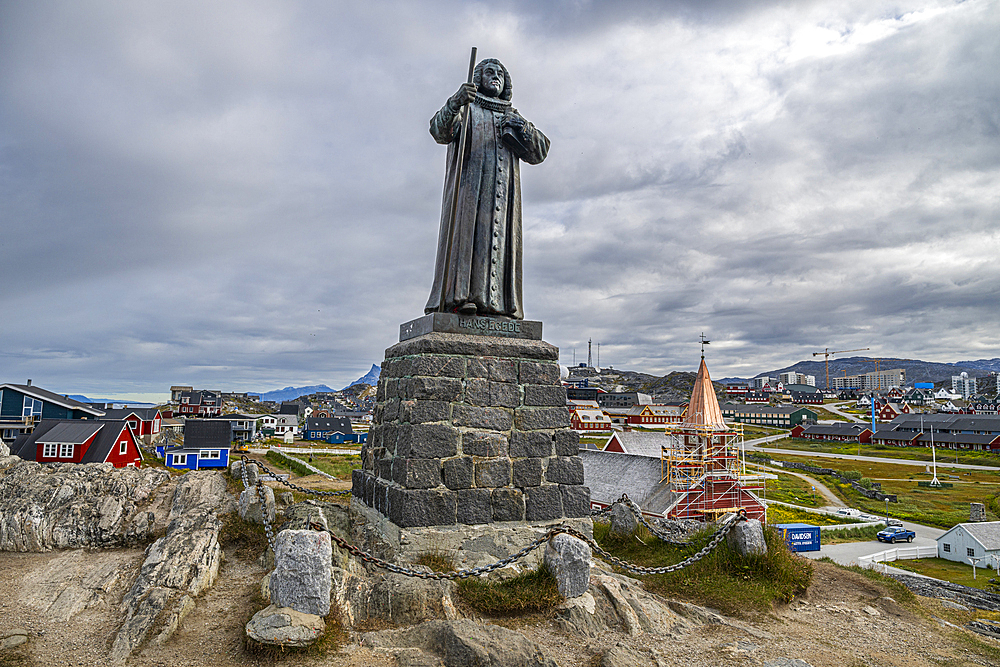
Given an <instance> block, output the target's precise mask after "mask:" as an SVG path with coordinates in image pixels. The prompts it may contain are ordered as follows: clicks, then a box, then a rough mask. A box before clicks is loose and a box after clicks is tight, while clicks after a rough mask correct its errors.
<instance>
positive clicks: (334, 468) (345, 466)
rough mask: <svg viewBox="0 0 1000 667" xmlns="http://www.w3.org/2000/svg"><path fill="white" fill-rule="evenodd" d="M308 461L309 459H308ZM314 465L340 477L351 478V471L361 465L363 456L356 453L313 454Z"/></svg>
mask: <svg viewBox="0 0 1000 667" xmlns="http://www.w3.org/2000/svg"><path fill="white" fill-rule="evenodd" d="M306 460H307V461H308V459H306ZM312 465H313V466H315V467H316V468H319V469H320V470H322V471H323V472H325V473H326V474H328V475H333V476H334V477H336V478H338V479H346V480H350V479H351V471H352V470H354V469H356V468H360V467H361V457H360V456H355V455H347V454H344V455H336V456H319V455H316V456H313V457H312Z"/></svg>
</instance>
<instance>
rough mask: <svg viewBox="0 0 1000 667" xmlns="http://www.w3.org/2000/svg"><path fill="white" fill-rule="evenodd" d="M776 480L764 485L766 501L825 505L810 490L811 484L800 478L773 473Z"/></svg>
mask: <svg viewBox="0 0 1000 667" xmlns="http://www.w3.org/2000/svg"><path fill="white" fill-rule="evenodd" d="M775 474H776V475H777V476H778V479H769V480H766V481H765V482H764V483H765V485H766V487H765V496H766V498H767V499H768V500H778V501H781V502H784V503H792V504H793V505H805V506H806V507H820V506H822V505H825V504H826V500H825V499H824V498H823V496H822V495H821V494H819V493H817V492H815V491H813V490H812V484H810V483H809V482H807V481H805V480H804V479H802V478H801V477H795V476H794V475H783V474H781V473H775Z"/></svg>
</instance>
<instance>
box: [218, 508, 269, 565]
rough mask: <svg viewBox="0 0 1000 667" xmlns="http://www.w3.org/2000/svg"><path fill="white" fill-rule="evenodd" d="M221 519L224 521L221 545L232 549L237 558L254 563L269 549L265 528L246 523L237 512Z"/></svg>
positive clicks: (220, 531)
mask: <svg viewBox="0 0 1000 667" xmlns="http://www.w3.org/2000/svg"><path fill="white" fill-rule="evenodd" d="M219 518H220V519H222V528H221V529H220V530H219V544H220V545H222V547H223V548H227V547H232V548H233V549H234V551H233V555H234V556H235V557H236V558H238V559H240V560H244V561H251V562H252V561H255V560H257V558H259V557H260V555H261V554H262V553H264V551H265V550H266V549H267V547H268V544H267V533H265V532H264V526H262V525H260V524H258V523H253V522H252V521H246V520H245V519H243V518H241V517H240V515H239V514H238V513H236V512H227V513H226V514H223V515H222V516H221V517H219Z"/></svg>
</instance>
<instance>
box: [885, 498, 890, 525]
mask: <svg viewBox="0 0 1000 667" xmlns="http://www.w3.org/2000/svg"><path fill="white" fill-rule="evenodd" d="M885 527H886V528H888V527H889V497H888V496H886V497H885Z"/></svg>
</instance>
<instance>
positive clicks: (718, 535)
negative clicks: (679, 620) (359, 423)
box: [240, 455, 747, 580]
mask: <svg viewBox="0 0 1000 667" xmlns="http://www.w3.org/2000/svg"><path fill="white" fill-rule="evenodd" d="M249 463H253V464H254V465H257V466H259V467H260V468H262V469H263V470H264V471H265V472H266V473H267V474H269V475H271V476H272V477H274V476H275V475H274V473H272V472H271V471H270V470H268V469H267V468H266V467H264V466H263V465H261V464H260V463H257V462H256V461H250V460H249V459H248V458H247V457H246V456H245V455H244V456H243V465H242V466H241V468H240V470H241V472H242V477H243V486H244V488H247V489H249V488H250V481H249V480H248V479H247V464H249ZM285 484H288V485H289V486H292V487H293V488H297V489H299V490H301V491H304V492H306V493H318V494H329V493H330V492H322V491H313V490H311V489H305V488H303V487H297V486H295V485H293V484H289V483H288V482H285ZM263 486H264V484H263V482H262V481H261V480H260V478H259V477H258V478H257V493H258V496H259V497H260V504H261V518H262V519H263V522H264V530H265V532H266V533H267V541H268V543H269V544H270V545H271V550H272V551H273V550H274V532H273V530H272V528H271V522H270V520H269V519H268V516H267V511H266V507H267V502H266V501H265V496H264V489H263ZM336 493H338V494H343V493H344V492H343V491H338V492H336ZM347 493H350V491H347ZM618 503H623V504H624V505H625V506H626V507H628V508H629V509H630V510H631V511H632V513H633V514H635V515H636V517H637V518H638V519H639V521H641V522H642V524H643V525H644V526H646V528H647V529H648V530H649V532H650V533H652V534H653V535H655V536H656V537H657V538H658V539H660V540H661V541H663V542H665V543H668V544H672V545H674V546H688V545H690V542H677V541H675V540H671V539H669V538H665V537H664V536H662V535H661V534H660V533H659V532H658V531H657V530H655V529H654V528H653V527H652V526H651V525H649V523H647V522H646V519H645V517H643V516H642V512H641V511H640V510H639V507H638V506H637V505H636V504H635V503H634V502H633V501H632V500H631V499H630V498H629V497H628V494H624V493H623V494H622V497H621V498H619V499H618V500H616V501H615V502H614V503H612V504H611V506H609V507H608V508H606V509H605V510H602V511H601V512H600V513H594V512H591V515H592V516H593V515H597V514H602V513H603V514H606V513H607V512H609V511H610V510H611V507H613V506H614V505H616V504H618ZM746 520H747V514H746V510H745V509H740V510H738V511H737V512H736V513H735V514H733V515H731V516H730V517H729V518H728V519H726V521H725V522H724V523H723V524H722V525H721V526H720V527H719V529H718V530H716V531H715V533H714V534H713V535H712V538H711V539H710V540H709V542H708V544H706V545H705V546H704V547H703V548H702V549H701V550H700V551H698V552H697V553H696V554H694V555H693V556H689V557H688V558H685V559H684V560H682V561H681V562H679V563H675V564H674V565H663V566H661V567H643V566H641V565H635V564H633V563H629V562H628V561H624V560H622V559H621V558H618V557H617V556H615V555H613V554H610V553H608V552H607V551H605V550H604V549H603V548H601V545H599V544H598V543H597V542H596V541H595V540H594V539H593V538H591V537H588V536H587V535H584V534H583V533H581V532H580V531H578V530H576V529H574V528H570V527H569V526H553V527H552V528H550V529H549V530H548V531H547V532H546V533H545V534H544V535H542V536H541V537H538V538H536V539H534V540H532V541H531V542H529V543H528V544H527V545H525V547H524V548H523V549H521V550H520V551H518V552H517V553H514V554H511V555H510V556H508V557H507V558H504V559H503V560H498V561H496V562H495V563H490V564H489V565H482V566H480V567H474V568H471V569H467V570H452V571H451V572H423V571H421V570H414V569H412V568H409V567H405V566H403V565H397V564H395V563H390V562H389V561H386V560H383V559H381V558H378V557H376V556H373V555H371V554H370V553H368V552H367V551H363V550H361V549H360V548H358V547H356V546H354V545H353V544H350V543H349V542H348V541H347V540H345V539H344V538H342V537H340V536H339V535H336V534H335V533H334V532H333V531H332V530H330V529H329V528H328V527H326V526H323V524H320V523H317V522H311V523H310V524H309V527H310V528H311V529H313V530H316V531H321V532H325V533H327V534H329V535H330V539H331V540H333V542H335V543H336V544H337V546H339V547H340V548H342V549H344V550H345V551H347V552H348V553H350V554H351V555H352V556H356V557H358V558H360V559H361V561H362V562H364V563H368V564H370V565H374V566H375V567H379V568H381V569H383V570H388V571H389V572H394V573H396V574H402V575H405V576H408V577H416V578H419V579H434V580H441V579H448V580H455V579H468V578H469V577H480V576H482V575H484V574H489V573H490V572H493V571H494V570H499V569H500V568H503V567H507V566H508V565H512V564H514V563H515V562H517V561H519V560H521V559H522V558H524V557H525V556H527V555H528V554H530V553H531V552H532V551H534V550H535V549H537V548H538V547H540V546H542V545H543V544H545V543H546V542H547V541H549V540H550V539H552V538H553V537H555V536H556V535H560V534H565V535H571V536H573V537H575V538H577V539H579V540H583V541H584V542H586V543H587V545H588V546H589V547H590V548H591V550H592V552H593V553H594V554H596V555H597V556H598V557H600V558H601V559H603V560H605V561H607V562H608V563H611V564H612V565H614V566H615V567H618V568H621V569H623V570H626V571H628V572H633V573H635V574H643V575H648V574H667V573H669V572H676V571H677V570H681V569H684V568H685V567H688V566H689V565H692V564H694V563H697V562H698V561H699V560H701V559H702V558H704V557H705V556H707V555H708V554H709V553H711V551H712V550H713V549H715V547H717V546H718V545H719V543H721V542H722V540H723V538H725V536H726V535H728V534H729V531H730V530H732V529H733V526H735V525H736V524H737V523H739V522H740V521H746Z"/></svg>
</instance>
